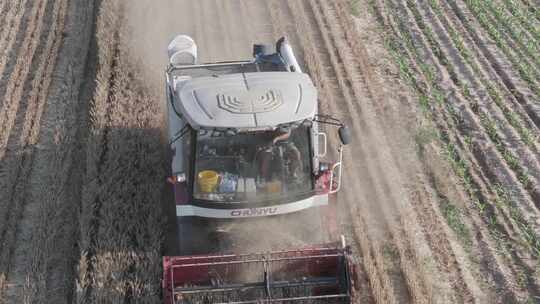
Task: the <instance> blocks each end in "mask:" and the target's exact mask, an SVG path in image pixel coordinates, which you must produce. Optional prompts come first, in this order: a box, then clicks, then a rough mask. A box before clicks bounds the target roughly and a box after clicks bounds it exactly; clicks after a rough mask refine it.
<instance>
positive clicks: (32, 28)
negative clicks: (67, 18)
mask: <svg viewBox="0 0 540 304" xmlns="http://www.w3.org/2000/svg"><path fill="white" fill-rule="evenodd" d="M32 12H33V13H34V14H33V15H31V16H32V17H34V18H36V19H37V22H40V21H41V19H40V16H41V18H42V15H43V14H44V12H45V3H44V2H43V1H39V2H36V3H35V5H34V7H33V10H32ZM36 27H38V25H36V20H34V22H33V23H30V25H29V30H28V31H27V35H26V36H25V42H26V43H25V45H27V46H28V47H27V48H26V49H25V51H23V52H22V54H21V56H20V57H21V58H23V59H21V58H18V59H17V62H18V65H17V68H18V69H15V70H14V73H13V75H12V77H11V78H10V88H11V90H10V91H8V93H9V94H6V95H5V96H4V99H5V100H6V102H5V104H4V106H3V107H2V109H1V111H0V126H3V123H4V121H5V120H6V119H12V120H14V119H15V114H16V109H13V107H15V106H18V103H19V101H20V100H17V99H16V98H15V97H16V96H12V94H11V92H12V91H13V90H14V89H15V86H16V85H18V87H19V88H20V90H19V91H22V85H21V84H20V82H23V83H24V80H25V79H26V74H28V72H29V69H30V63H29V62H27V61H26V60H28V57H30V58H31V56H33V54H34V51H35V48H36V47H37V42H39V39H37V41H36V39H34V35H37V34H36ZM24 72H26V73H24ZM20 94H22V92H21V93H20ZM0 129H1V130H2V132H1V133H0V138H1V139H2V140H4V139H5V141H6V143H7V139H8V138H9V137H10V136H11V135H12V134H11V128H9V129H6V128H0ZM1 145H2V143H0V162H3V161H4V152H3V151H2V149H1V148H2V147H1ZM8 165H10V164H8ZM12 165H13V168H14V169H17V168H18V166H16V165H14V164H12ZM10 171H11V170H10ZM15 172H17V171H15ZM17 179H18V176H17V174H10V175H9V176H8V177H6V176H2V179H0V184H1V185H2V187H1V189H2V192H1V193H0V194H1V195H2V199H1V200H0V202H1V204H2V205H1V206H0V241H2V244H3V240H4V235H5V234H6V233H7V232H6V231H7V225H8V224H7V223H8V221H9V219H10V218H13V217H12V216H10V215H11V212H12V209H13V208H12V205H11V204H12V199H11V198H12V196H13V193H14V189H13V187H14V180H17ZM6 192H7V193H6ZM8 245H9V244H8V243H6V244H3V245H2V246H0V249H2V254H3V252H4V251H5V250H4V249H5V248H7V246H8ZM0 273H4V274H5V273H6V271H4V269H1V270H0Z"/></svg>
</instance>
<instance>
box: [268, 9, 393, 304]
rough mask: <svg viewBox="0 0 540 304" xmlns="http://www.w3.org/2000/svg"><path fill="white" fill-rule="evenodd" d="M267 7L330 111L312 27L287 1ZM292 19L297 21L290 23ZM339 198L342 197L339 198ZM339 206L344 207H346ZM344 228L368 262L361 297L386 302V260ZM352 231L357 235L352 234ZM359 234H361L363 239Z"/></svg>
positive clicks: (347, 214)
mask: <svg viewBox="0 0 540 304" xmlns="http://www.w3.org/2000/svg"><path fill="white" fill-rule="evenodd" d="M267 8H268V11H269V14H270V16H271V19H272V22H273V27H274V36H275V37H279V36H282V35H284V34H287V37H288V39H289V41H290V42H291V43H292V45H293V46H294V47H295V53H296V54H297V55H298V56H297V57H298V58H297V59H298V60H299V61H301V62H304V64H302V66H303V67H305V68H307V72H309V73H310V74H311V76H312V79H313V81H314V84H315V85H316V86H317V87H318V88H319V92H318V93H319V100H320V102H319V108H320V109H321V112H328V109H329V105H333V104H335V102H334V98H335V96H334V95H332V94H331V87H329V86H330V85H331V84H330V83H329V82H328V81H326V80H327V78H326V77H327V76H326V72H325V71H326V70H328V69H330V68H329V67H327V66H324V65H323V62H324V61H323V60H322V59H321V58H320V57H321V54H320V53H319V52H318V47H317V46H316V45H315V43H314V41H313V40H312V35H309V30H308V29H307V28H306V24H305V23H304V22H303V17H300V18H292V16H293V13H292V12H291V11H289V9H288V4H287V2H286V1H278V0H274V1H269V2H267ZM292 20H294V22H295V23H291V21H292ZM300 54H301V55H300ZM342 195H344V194H342ZM345 195H346V194H345ZM336 199H339V197H338V198H336ZM340 209H341V210H342V209H344V208H340ZM345 209H346V208H345ZM341 210H340V213H343V214H342V215H343V216H345V217H346V218H347V219H348V220H347V222H349V223H350V222H352V221H351V220H350V212H349V211H345V212H341ZM346 226H347V225H346ZM357 228H359V227H357ZM364 228H365V225H364V226H362V229H364ZM344 230H345V231H342V233H344V234H346V235H347V237H348V240H349V241H351V242H352V244H353V245H352V247H353V251H354V252H355V255H360V254H362V255H364V256H363V257H362V260H363V261H364V262H365V263H361V264H358V265H357V267H358V271H359V285H360V286H359V287H360V288H359V290H358V291H357V293H358V294H359V297H360V299H361V300H362V301H363V303H373V302H374V299H373V298H375V299H379V301H378V303H384V301H385V300H389V299H393V293H392V292H391V291H390V290H388V289H389V279H388V277H387V276H386V273H385V272H383V273H382V275H384V278H381V277H380V275H379V273H380V269H381V267H384V263H382V261H381V260H380V258H381V255H376V254H375V253H374V252H373V251H372V248H373V247H372V245H371V244H370V243H369V241H368V239H367V234H366V233H365V231H360V230H359V229H357V230H356V233H357V234H354V232H353V231H352V228H351V227H345V229H344ZM351 233H352V234H353V235H354V236H351ZM356 236H360V238H357V237H356ZM359 243H361V245H360V244H359ZM359 250H360V251H361V252H360V251H359ZM375 258H378V259H379V263H376V262H375ZM376 265H377V266H376Z"/></svg>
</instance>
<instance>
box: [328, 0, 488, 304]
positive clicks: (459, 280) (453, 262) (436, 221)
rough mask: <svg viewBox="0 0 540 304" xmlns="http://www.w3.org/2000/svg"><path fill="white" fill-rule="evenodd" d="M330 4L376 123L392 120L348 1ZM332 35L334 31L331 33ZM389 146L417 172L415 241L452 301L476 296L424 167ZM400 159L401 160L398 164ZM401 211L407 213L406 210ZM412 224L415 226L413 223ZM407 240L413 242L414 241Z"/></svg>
mask: <svg viewBox="0 0 540 304" xmlns="http://www.w3.org/2000/svg"><path fill="white" fill-rule="evenodd" d="M333 5H334V7H335V11H337V12H338V13H340V14H341V16H340V18H338V20H340V21H341V22H340V23H341V24H342V27H343V28H344V29H349V30H348V31H347V30H343V32H345V37H346V40H347V42H348V43H350V47H351V49H352V51H353V53H354V54H355V56H354V58H359V60H358V61H360V63H359V65H360V66H361V70H362V72H363V73H364V75H365V76H364V77H365V79H366V80H365V81H366V83H367V84H368V86H367V87H368V90H369V91H370V94H371V95H372V96H374V98H373V99H374V100H376V102H375V104H376V107H375V111H376V112H377V114H378V115H380V116H379V117H378V119H379V123H380V124H381V125H382V126H384V125H385V124H386V123H387V122H388V121H391V120H392V117H391V116H392V114H391V113H389V112H391V111H392V110H391V108H392V106H391V104H392V102H393V101H392V100H391V99H389V98H388V97H384V91H383V90H374V88H383V84H382V83H381V82H380V80H378V77H377V76H375V73H374V72H373V71H372V65H369V64H368V63H367V62H366V60H365V59H366V58H369V57H368V55H367V52H366V51H365V49H364V45H362V43H361V42H360V40H359V39H358V38H356V37H359V34H358V33H357V31H356V25H355V24H354V22H351V18H350V16H349V14H348V10H347V9H348V7H347V5H346V4H344V3H343V2H340V1H337V2H333ZM326 11H329V10H326ZM330 18H331V17H330ZM334 36H336V35H335V34H334ZM362 59H363V60H362ZM394 111H399V112H400V113H399V114H401V115H403V114H406V113H404V112H403V110H402V109H400V107H399V105H398V106H396V110H394ZM396 114H397V113H396ZM396 119H402V118H401V117H400V115H396ZM409 132H410V131H409ZM392 133H396V131H395V130H392V129H391V128H390V129H387V130H386V131H385V134H384V137H386V138H387V141H388V142H395V141H396V138H392V137H395V136H397V137H398V138H400V137H402V136H408V134H401V133H406V132H401V133H399V132H397V133H398V134H392ZM411 140H412V138H411ZM392 149H394V150H395V151H396V152H395V153H396V154H398V155H400V156H399V157H398V158H396V156H395V155H394V157H393V158H394V161H395V162H396V166H398V168H399V170H400V171H410V172H408V173H403V174H405V175H406V176H415V175H416V176H417V179H418V181H417V182H416V184H413V186H412V188H413V189H411V191H412V193H411V198H410V201H411V207H413V209H414V210H416V211H415V214H416V218H414V217H413V219H412V220H410V222H413V223H416V222H418V221H419V222H420V223H421V225H420V226H421V228H420V229H421V231H422V232H423V235H424V236H425V238H426V239H425V240H424V239H420V241H419V242H418V241H417V242H416V243H426V244H429V248H430V250H431V254H429V255H428V257H429V258H430V259H431V258H435V260H436V261H438V262H439V264H438V265H439V267H441V269H442V270H441V272H442V273H445V274H448V275H450V276H451V277H450V278H449V279H447V280H448V281H447V282H448V284H452V289H453V290H454V292H453V293H452V294H454V296H456V297H457V299H453V300H451V301H456V300H457V301H458V302H472V301H474V300H475V299H478V298H480V297H481V294H479V293H478V286H476V283H475V282H474V280H473V279H472V277H471V274H470V273H469V272H468V271H467V267H468V266H467V265H464V264H463V261H462V259H457V258H456V256H455V254H454V251H456V252H459V253H461V252H462V250H461V249H459V248H456V247H455V246H453V245H451V244H450V242H449V241H448V239H449V237H450V235H451V233H449V231H448V230H444V229H442V228H440V227H443V225H441V223H442V222H444V219H443V217H442V216H441V214H440V213H438V212H437V211H436V210H438V208H439V206H438V205H437V202H435V201H434V200H435V198H436V197H437V195H436V193H433V192H434V191H433V190H428V189H430V187H433V186H432V185H431V184H430V183H429V182H428V181H427V180H426V178H425V177H424V175H423V174H418V173H417V172H421V171H423V169H421V168H422V165H421V164H419V163H418V160H417V159H416V157H415V156H412V155H415V154H414V151H409V153H410V155H411V156H407V152H406V151H408V150H409V149H408V148H407V147H403V146H400V145H399V144H398V145H394V146H393V147H392ZM407 158H408V160H407ZM400 162H402V163H403V164H402V165H400V164H399V163H400ZM409 167H412V168H409ZM413 168H415V169H413ZM403 212H404V213H407V211H403ZM403 226H404V227H409V228H408V229H411V227H410V226H411V225H410V224H403ZM412 226H414V224H413V225H412ZM418 230H419V228H416V229H413V231H418ZM415 234H416V233H415ZM410 243H413V244H414V243H415V242H410ZM442 273H440V274H439V276H441V275H442ZM443 276H445V275H443ZM447 301H448V299H447Z"/></svg>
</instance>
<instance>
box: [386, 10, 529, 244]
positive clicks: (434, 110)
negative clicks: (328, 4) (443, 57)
mask: <svg viewBox="0 0 540 304" xmlns="http://www.w3.org/2000/svg"><path fill="white" fill-rule="evenodd" d="M402 9H403V10H405V7H404V6H402ZM403 10H402V11H397V10H396V9H395V7H392V8H390V9H389V11H391V13H390V15H391V16H396V17H399V18H397V19H398V23H399V22H403V21H401V20H403V19H402V17H401V15H403V13H402V12H403ZM389 19H390V20H391V19H392V17H390V18H389ZM409 24H410V23H409ZM387 26H388V25H387ZM391 27H393V32H394V33H393V35H397V36H401V35H405V36H406V37H408V38H406V39H403V37H402V38H400V40H401V41H404V42H405V44H402V43H401V42H396V40H392V41H393V42H392V43H390V44H389V45H393V47H392V48H393V49H394V53H395V54H396V60H398V63H399V64H400V69H401V71H402V75H404V77H405V79H407V80H408V81H409V82H411V83H412V84H413V86H415V87H416V88H417V90H418V92H419V93H420V94H421V100H422V96H426V97H427V98H426V101H428V102H429V101H430V99H431V100H433V101H434V102H436V103H435V104H431V103H427V104H426V105H425V108H426V110H429V113H431V114H430V115H429V116H430V117H432V118H435V120H436V121H438V122H437V125H438V127H439V129H441V130H449V131H450V133H448V131H445V133H443V134H446V135H445V136H444V138H446V140H452V138H453V137H454V136H453V135H452V133H454V131H452V129H456V127H457V126H458V125H456V126H454V127H452V125H453V124H456V123H458V124H459V123H460V121H461V118H460V117H459V116H455V114H453V112H454V110H453V109H452V108H451V107H450V108H448V107H447V109H446V110H443V112H439V111H440V107H439V106H438V105H437V104H438V103H439V102H438V101H437V100H439V99H440V98H439V96H441V92H440V91H441V89H442V90H446V88H444V87H442V88H441V87H439V85H438V84H437V83H438V81H439V80H438V79H440V78H439V77H440V76H438V73H434V71H431V70H430V69H428V68H426V67H427V66H435V67H436V66H437V65H433V63H434V62H429V61H428V62H426V61H425V60H426V59H429V57H426V54H425V53H419V51H420V50H427V51H428V53H430V52H431V50H429V47H427V48H425V47H424V46H422V44H421V43H420V44H419V41H421V40H419V37H420V36H417V34H418V33H420V32H421V31H417V32H409V30H408V28H409V27H410V26H409V25H408V24H403V25H401V26H399V25H397V24H394V26H391ZM413 37H414V41H413V40H412V39H413ZM431 56H433V55H431ZM409 60H411V61H409ZM423 62H424V63H423ZM411 67H412V69H413V70H411ZM415 73H419V74H415ZM419 76H420V77H419ZM430 83H431V84H430ZM426 89H427V91H426ZM426 94H427V95H426ZM447 96H448V95H447ZM442 101H444V98H443V99H442ZM444 102H445V103H446V104H447V105H448V102H449V101H444ZM445 112H446V113H447V114H445ZM441 115H442V116H441ZM445 115H450V117H452V116H455V117H456V120H455V121H454V122H452V120H446V119H445V118H444V116H445ZM441 118H442V120H441ZM449 122H450V123H451V124H450V125H448V123H449ZM448 126H450V129H448ZM444 138H443V139H444ZM457 139H458V143H459V145H456V144H452V143H451V142H448V143H447V144H446V145H450V146H448V147H449V148H450V147H451V149H450V150H449V151H452V152H451V153H450V154H449V159H450V160H451V161H452V163H453V164H454V165H453V167H454V168H455V169H456V170H457V173H458V176H461V178H462V179H463V180H464V181H465V186H467V185H468V186H467V187H468V188H471V187H472V188H473V189H472V190H469V191H468V192H469V193H471V195H472V197H473V200H474V201H476V202H477V203H476V204H477V205H478V206H482V207H481V210H482V211H481V212H480V213H481V215H483V216H484V215H486V213H485V212H488V213H489V210H486V205H485V203H486V200H485V199H483V198H481V197H480V198H478V197H476V196H477V195H478V194H479V193H477V192H478V190H480V189H481V188H478V187H477V186H474V183H475V180H476V179H475V178H474V175H471V174H469V173H467V172H468V171H469V169H470V168H469V166H467V165H466V163H467V162H466V161H465V162H464V161H462V160H463V159H467V157H465V158H463V156H464V155H465V156H466V155H467V154H468V153H463V154H462V152H460V150H461V149H462V148H466V147H467V144H466V143H465V142H464V141H463V140H462V139H459V137H458V138H457ZM456 153H457V154H456ZM460 155H461V156H460ZM467 187H466V188H467ZM488 209H490V208H488ZM492 216H493V215H491V216H489V219H490V221H491V220H492V219H495V223H494V225H492V227H493V228H494V229H495V228H497V224H496V222H497V220H496V218H494V217H492ZM490 228H491V227H490ZM532 244H534V242H533V243H532Z"/></svg>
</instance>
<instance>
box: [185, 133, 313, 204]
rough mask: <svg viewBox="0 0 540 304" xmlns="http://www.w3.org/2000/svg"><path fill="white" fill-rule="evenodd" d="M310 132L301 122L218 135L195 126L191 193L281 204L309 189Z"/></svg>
mask: <svg viewBox="0 0 540 304" xmlns="http://www.w3.org/2000/svg"><path fill="white" fill-rule="evenodd" d="M310 136H311V130H310V128H309V127H307V126H304V125H301V126H298V127H295V128H288V129H277V130H267V131H250V132H239V133H236V134H234V135H231V134H229V135H223V134H220V135H217V136H216V134H213V133H212V132H211V131H208V132H204V131H203V132H201V131H199V132H198V134H197V137H196V151H195V168H194V169H195V170H194V173H195V176H194V177H195V178H194V181H195V182H194V184H193V197H194V198H195V199H199V200H206V201H215V202H246V201H249V202H250V203H252V202H262V201H273V200H276V201H278V200H279V201H280V202H281V203H283V201H293V200H296V199H298V198H299V197H302V196H305V195H308V194H310V193H312V191H313V189H314V183H313V175H312V165H311V164H312V162H311V151H310V148H309V147H310Z"/></svg>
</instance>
